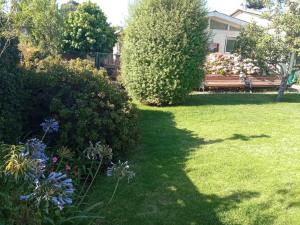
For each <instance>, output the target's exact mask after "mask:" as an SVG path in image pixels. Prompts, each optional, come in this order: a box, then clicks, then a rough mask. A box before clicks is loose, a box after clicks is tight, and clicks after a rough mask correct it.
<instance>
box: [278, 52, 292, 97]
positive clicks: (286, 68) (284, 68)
mask: <svg viewBox="0 0 300 225" xmlns="http://www.w3.org/2000/svg"><path fill="white" fill-rule="evenodd" d="M295 59H296V54H295V53H294V52H293V53H291V58H290V64H289V65H283V64H280V65H279V66H280V67H281V76H282V79H281V83H280V87H279V91H278V96H277V101H278V102H280V101H281V100H282V98H283V95H284V92H285V90H286V89H287V81H288V79H289V76H290V74H291V73H292V70H293V66H294V63H295Z"/></svg>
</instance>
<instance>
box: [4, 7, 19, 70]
mask: <svg viewBox="0 0 300 225" xmlns="http://www.w3.org/2000/svg"><path fill="white" fill-rule="evenodd" d="M7 21H8V18H7V16H6V15H4V14H1V11H0V71H3V70H7V71H10V72H11V71H15V70H16V67H17V65H18V63H19V61H20V55H19V54H20V52H19V50H18V39H17V38H15V37H13V36H11V35H12V34H11V33H10V32H9V30H8V28H7V26H8V24H7Z"/></svg>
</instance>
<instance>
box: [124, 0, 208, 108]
mask: <svg viewBox="0 0 300 225" xmlns="http://www.w3.org/2000/svg"><path fill="white" fill-rule="evenodd" d="M206 28H207V18H206V9H205V6H204V2H203V1H200V0H143V1H139V2H138V3H137V5H136V6H135V8H134V9H133V13H132V15H131V18H130V20H129V23H128V27H127V29H126V30H125V36H124V45H123V50H122V76H123V79H124V84H125V86H126V88H127V89H128V91H129V93H130V94H131V95H132V96H133V97H134V98H136V99H137V100H139V101H141V102H143V103H146V104H155V105H167V104H176V103H180V102H181V101H182V100H183V99H184V97H185V96H186V95H187V94H189V92H190V91H191V90H192V89H193V88H194V87H196V86H198V85H199V82H200V79H201V76H202V75H203V71H202V68H203V63H204V60H205V56H206V52H207V39H208V37H207V33H206Z"/></svg>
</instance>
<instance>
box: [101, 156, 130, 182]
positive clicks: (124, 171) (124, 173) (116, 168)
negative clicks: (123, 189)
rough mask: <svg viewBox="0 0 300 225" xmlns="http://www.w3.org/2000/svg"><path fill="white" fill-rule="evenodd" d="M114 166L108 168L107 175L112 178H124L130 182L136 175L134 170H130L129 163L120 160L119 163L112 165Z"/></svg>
mask: <svg viewBox="0 0 300 225" xmlns="http://www.w3.org/2000/svg"><path fill="white" fill-rule="evenodd" d="M111 164H112V165H111V166H110V167H108V168H107V170H106V175H107V176H109V177H111V176H113V175H114V176H116V177H118V178H123V177H127V179H128V182H129V181H130V180H131V179H132V178H133V177H135V173H134V172H133V171H132V170H129V168H130V167H129V165H128V162H127V161H126V162H123V163H122V162H121V161H120V160H119V162H118V163H116V164H115V163H111Z"/></svg>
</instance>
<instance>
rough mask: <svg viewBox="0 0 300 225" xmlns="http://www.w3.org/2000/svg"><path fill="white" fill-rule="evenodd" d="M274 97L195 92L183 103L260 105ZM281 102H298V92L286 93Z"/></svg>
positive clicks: (272, 95) (191, 104)
mask: <svg viewBox="0 0 300 225" xmlns="http://www.w3.org/2000/svg"><path fill="white" fill-rule="evenodd" d="M276 97H277V95H276V94H239V93H237V94H195V95H191V96H189V97H188V98H187V100H186V102H185V104H184V105H185V106H198V105H245V104H254V105H262V104H270V103H276ZM282 102H288V103H300V94H286V95H285V96H284V99H283V101H282Z"/></svg>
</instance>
